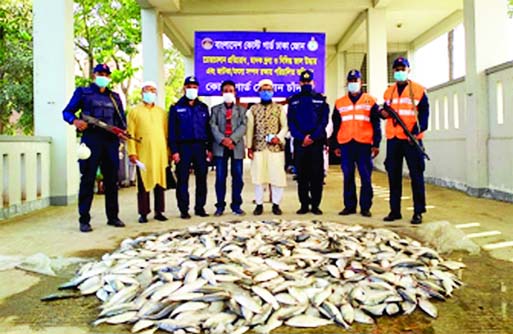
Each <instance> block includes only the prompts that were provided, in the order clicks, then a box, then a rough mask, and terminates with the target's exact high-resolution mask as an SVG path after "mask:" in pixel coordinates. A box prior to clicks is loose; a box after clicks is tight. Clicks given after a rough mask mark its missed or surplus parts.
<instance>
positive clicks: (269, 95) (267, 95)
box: [260, 90, 273, 101]
mask: <svg viewBox="0 0 513 334" xmlns="http://www.w3.org/2000/svg"><path fill="white" fill-rule="evenodd" d="M260 98H261V99H262V101H271V100H272V99H273V92H270V91H267V90H263V91H261V92H260Z"/></svg>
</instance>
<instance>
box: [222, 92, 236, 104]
mask: <svg viewBox="0 0 513 334" xmlns="http://www.w3.org/2000/svg"><path fill="white" fill-rule="evenodd" d="M223 101H224V103H234V102H235V94H234V93H223Z"/></svg>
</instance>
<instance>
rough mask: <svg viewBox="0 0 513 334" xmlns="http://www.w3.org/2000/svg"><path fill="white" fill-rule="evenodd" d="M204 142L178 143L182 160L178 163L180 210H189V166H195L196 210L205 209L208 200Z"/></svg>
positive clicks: (177, 190) (177, 199) (177, 189)
mask: <svg viewBox="0 0 513 334" xmlns="http://www.w3.org/2000/svg"><path fill="white" fill-rule="evenodd" d="M206 149H207V148H206V147H205V144H204V143H185V144H179V145H178V153H180V162H179V163H178V164H177V165H176V178H177V182H176V201H177V202H178V209H179V210H180V212H187V211H189V168H190V167H191V164H192V167H193V168H194V175H195V176H196V203H195V205H194V211H195V212H201V211H203V210H204V207H205V203H206V202H207V157H206Z"/></svg>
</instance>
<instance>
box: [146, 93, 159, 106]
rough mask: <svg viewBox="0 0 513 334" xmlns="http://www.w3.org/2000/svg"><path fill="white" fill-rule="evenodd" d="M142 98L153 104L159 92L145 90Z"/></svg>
mask: <svg viewBox="0 0 513 334" xmlns="http://www.w3.org/2000/svg"><path fill="white" fill-rule="evenodd" d="M142 99H143V101H144V102H146V103H149V104H152V103H155V100H156V99H157V94H155V93H152V92H143V96H142Z"/></svg>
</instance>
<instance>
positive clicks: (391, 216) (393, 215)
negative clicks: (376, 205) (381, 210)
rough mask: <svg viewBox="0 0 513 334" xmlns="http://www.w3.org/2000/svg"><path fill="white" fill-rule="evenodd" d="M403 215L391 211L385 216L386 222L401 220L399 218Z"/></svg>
mask: <svg viewBox="0 0 513 334" xmlns="http://www.w3.org/2000/svg"><path fill="white" fill-rule="evenodd" d="M402 218H403V216H401V214H400V213H399V214H397V213H393V212H390V213H389V214H388V216H386V217H385V218H383V220H384V221H386V222H393V221H394V220H399V219H402Z"/></svg>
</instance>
